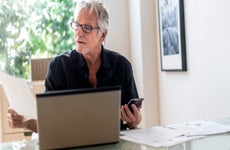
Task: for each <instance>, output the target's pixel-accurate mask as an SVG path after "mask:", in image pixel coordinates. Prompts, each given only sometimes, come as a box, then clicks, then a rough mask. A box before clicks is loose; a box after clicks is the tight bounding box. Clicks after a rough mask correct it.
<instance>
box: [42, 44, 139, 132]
mask: <svg viewBox="0 0 230 150" xmlns="http://www.w3.org/2000/svg"><path fill="white" fill-rule="evenodd" d="M101 59H102V63H101V66H100V68H99V70H98V72H97V75H96V76H97V87H108V86H121V89H122V90H121V92H122V94H121V105H124V104H127V103H128V101H129V100H130V99H131V98H137V97H138V93H137V89H136V85H135V81H134V77H133V72H132V66H131V64H130V62H129V61H128V60H127V59H126V58H125V57H124V56H122V55H120V54H118V53H117V52H114V51H110V50H107V49H104V48H103V46H102V52H101ZM88 78H89V69H88V67H87V65H86V62H85V59H84V57H83V56H82V54H80V53H79V52H77V51H76V50H72V51H70V52H65V53H64V54H62V55H60V56H57V57H55V58H54V59H53V60H52V61H51V63H50V66H49V69H48V73H47V77H46V81H45V86H46V91H53V90H67V89H79V88H91V87H92V86H91V84H90V83H89V79H88ZM122 126H123V125H121V129H122Z"/></svg>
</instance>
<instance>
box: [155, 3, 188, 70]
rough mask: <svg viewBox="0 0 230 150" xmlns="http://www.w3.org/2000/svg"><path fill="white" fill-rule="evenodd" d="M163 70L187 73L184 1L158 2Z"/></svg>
mask: <svg viewBox="0 0 230 150" xmlns="http://www.w3.org/2000/svg"><path fill="white" fill-rule="evenodd" d="M158 11H159V29H160V32H159V33H160V49H161V70H162V71H186V70H187V64H186V45H185V25H184V4H183V0H158Z"/></svg>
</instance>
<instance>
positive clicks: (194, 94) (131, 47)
mask: <svg viewBox="0 0 230 150" xmlns="http://www.w3.org/2000/svg"><path fill="white" fill-rule="evenodd" d="M104 1H105V3H106V4H107V5H108V6H109V8H110V16H111V18H110V20H111V22H110V31H109V35H108V38H107V43H106V46H107V47H108V48H111V49H114V50H118V51H119V52H121V53H122V54H123V55H125V56H126V57H127V58H128V59H129V60H130V61H131V63H132V65H133V70H134V75H135V78H136V82H137V87H138V91H139V94H140V96H143V97H144V98H145V102H144V107H143V112H142V113H143V122H142V125H143V126H145V127H148V126H152V125H157V124H159V123H160V124H172V123H176V122H184V121H189V120H199V119H215V118H222V117H230V110H229V108H228V107H229V106H230V100H229V99H230V92H229V89H230V69H229V68H230V59H229V58H228V57H229V55H230V45H229V44H228V43H229V42H230V28H229V27H230V19H229V18H230V1H229V0H219V1H218V2H217V1H216V0H201V1H199V3H197V1H188V0H184V10H185V29H186V53H187V68H188V71H186V72H162V71H161V70H160V61H159V60H160V59H159V56H160V53H159V52H160V50H159V44H158V43H159V39H158V35H159V34H158V32H157V31H158V22H157V21H158V17H157V5H156V4H157V0H151V1H150V0H116V1H114V0H104Z"/></svg>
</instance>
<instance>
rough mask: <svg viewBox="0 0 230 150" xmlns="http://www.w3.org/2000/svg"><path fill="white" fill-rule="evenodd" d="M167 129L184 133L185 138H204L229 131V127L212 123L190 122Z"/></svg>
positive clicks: (170, 126)
mask: <svg viewBox="0 0 230 150" xmlns="http://www.w3.org/2000/svg"><path fill="white" fill-rule="evenodd" d="M167 127H168V128H172V129H177V130H181V131H185V132H186V135H187V136H202V135H203V136H206V135H212V134H220V133H226V132H229V131H230V126H228V125H223V124H220V123H217V122H214V121H203V120H201V121H191V122H186V123H178V124H173V125H168V126H167Z"/></svg>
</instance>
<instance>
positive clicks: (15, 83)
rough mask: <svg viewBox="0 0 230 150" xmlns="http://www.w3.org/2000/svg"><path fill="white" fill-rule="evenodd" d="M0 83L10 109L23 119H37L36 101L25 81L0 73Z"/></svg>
mask: <svg viewBox="0 0 230 150" xmlns="http://www.w3.org/2000/svg"><path fill="white" fill-rule="evenodd" d="M0 82H2V86H3V89H4V91H5V94H6V97H7V99H8V102H9V104H10V107H12V108H13V109H14V110H15V111H16V112H17V113H18V114H20V115H23V116H24V117H25V119H37V115H36V113H37V110H36V108H37V107H36V101H35V98H34V96H33V95H32V93H31V91H30V89H29V87H28V85H27V83H26V81H25V80H22V79H19V78H16V77H13V76H10V75H7V74H5V73H3V72H0Z"/></svg>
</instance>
